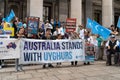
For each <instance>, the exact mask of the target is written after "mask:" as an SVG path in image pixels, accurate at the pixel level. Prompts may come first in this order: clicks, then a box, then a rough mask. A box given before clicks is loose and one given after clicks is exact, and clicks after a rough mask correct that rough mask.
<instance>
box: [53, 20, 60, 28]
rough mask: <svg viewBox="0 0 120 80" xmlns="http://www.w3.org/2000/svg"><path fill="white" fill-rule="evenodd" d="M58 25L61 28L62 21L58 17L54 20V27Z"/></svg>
mask: <svg viewBox="0 0 120 80" xmlns="http://www.w3.org/2000/svg"><path fill="white" fill-rule="evenodd" d="M57 25H58V27H59V28H60V26H61V23H60V21H59V20H58V18H56V19H55V21H54V27H56V26H57Z"/></svg>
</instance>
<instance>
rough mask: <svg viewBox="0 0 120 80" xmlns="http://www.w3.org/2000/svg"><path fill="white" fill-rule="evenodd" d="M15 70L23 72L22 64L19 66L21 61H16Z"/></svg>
mask: <svg viewBox="0 0 120 80" xmlns="http://www.w3.org/2000/svg"><path fill="white" fill-rule="evenodd" d="M15 68H16V70H17V71H19V70H22V64H19V59H16V60H15Z"/></svg>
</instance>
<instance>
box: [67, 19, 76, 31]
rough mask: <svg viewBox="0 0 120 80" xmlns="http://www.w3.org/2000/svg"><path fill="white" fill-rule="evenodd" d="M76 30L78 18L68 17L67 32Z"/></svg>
mask: <svg viewBox="0 0 120 80" xmlns="http://www.w3.org/2000/svg"><path fill="white" fill-rule="evenodd" d="M75 30H76V18H67V19H66V32H74V31H75Z"/></svg>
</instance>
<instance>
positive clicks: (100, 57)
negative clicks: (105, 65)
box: [96, 35, 103, 60]
mask: <svg viewBox="0 0 120 80" xmlns="http://www.w3.org/2000/svg"><path fill="white" fill-rule="evenodd" d="M96 40H97V43H98V44H97V46H98V48H97V51H96V54H98V55H97V56H98V57H97V59H96V60H103V52H102V51H103V50H102V43H103V39H102V38H101V37H100V35H97V38H96Z"/></svg>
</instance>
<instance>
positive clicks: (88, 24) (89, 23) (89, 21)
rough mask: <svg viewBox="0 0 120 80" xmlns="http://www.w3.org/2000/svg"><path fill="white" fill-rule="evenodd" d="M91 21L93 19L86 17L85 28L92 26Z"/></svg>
mask: <svg viewBox="0 0 120 80" xmlns="http://www.w3.org/2000/svg"><path fill="white" fill-rule="evenodd" d="M92 22H93V21H92V20H91V19H90V18H87V24H86V26H87V28H92Z"/></svg>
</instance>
